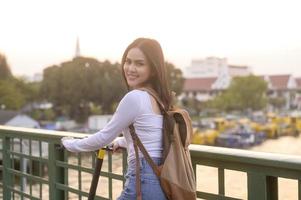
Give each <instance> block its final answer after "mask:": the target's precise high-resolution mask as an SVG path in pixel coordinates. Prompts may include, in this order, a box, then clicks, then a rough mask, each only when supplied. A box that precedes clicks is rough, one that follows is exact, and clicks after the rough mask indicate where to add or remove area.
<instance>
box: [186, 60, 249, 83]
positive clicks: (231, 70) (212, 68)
mask: <svg viewBox="0 0 301 200" xmlns="http://www.w3.org/2000/svg"><path fill="white" fill-rule="evenodd" d="M250 74H251V70H250V68H249V67H248V66H238V65H229V64H228V61H227V59H226V58H218V57H207V58H205V59H195V60H192V61H191V64H190V66H188V67H187V68H186V69H185V71H184V77H185V78H187V79H188V78H208V77H221V76H230V77H234V76H247V75H250Z"/></svg>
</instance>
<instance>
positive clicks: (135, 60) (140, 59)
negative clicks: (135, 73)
mask: <svg viewBox="0 0 301 200" xmlns="http://www.w3.org/2000/svg"><path fill="white" fill-rule="evenodd" d="M126 60H131V61H133V62H145V59H143V58H139V59H132V58H129V57H127V58H126Z"/></svg>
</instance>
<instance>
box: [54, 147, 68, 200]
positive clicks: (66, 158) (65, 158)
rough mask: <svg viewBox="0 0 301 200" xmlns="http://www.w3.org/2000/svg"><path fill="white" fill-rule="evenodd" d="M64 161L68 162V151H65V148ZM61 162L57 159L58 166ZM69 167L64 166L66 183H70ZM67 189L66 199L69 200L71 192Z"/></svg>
mask: <svg viewBox="0 0 301 200" xmlns="http://www.w3.org/2000/svg"><path fill="white" fill-rule="evenodd" d="M64 162H65V163H68V151H65V150H64ZM58 163H59V162H57V161H56V166H58V165H57V164H58ZM68 177H69V176H68V168H66V167H64V183H65V184H67V185H68V184H69V183H68ZM64 191H65V200H68V199H69V193H68V191H66V190H64Z"/></svg>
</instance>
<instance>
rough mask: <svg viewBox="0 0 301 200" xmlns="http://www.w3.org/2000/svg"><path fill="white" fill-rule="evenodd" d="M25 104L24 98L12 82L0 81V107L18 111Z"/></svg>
mask: <svg viewBox="0 0 301 200" xmlns="http://www.w3.org/2000/svg"><path fill="white" fill-rule="evenodd" d="M24 104H25V96H24V94H23V93H22V91H21V90H20V89H19V88H18V87H17V85H16V84H15V83H14V82H13V81H12V80H5V81H4V80H2V81H0V105H1V106H3V107H4V108H5V109H10V110H18V109H20V108H21V107H22V106H23V105H24Z"/></svg>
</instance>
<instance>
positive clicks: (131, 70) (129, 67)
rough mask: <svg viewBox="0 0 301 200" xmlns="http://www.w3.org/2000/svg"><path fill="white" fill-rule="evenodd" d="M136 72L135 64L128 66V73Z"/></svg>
mask: <svg viewBox="0 0 301 200" xmlns="http://www.w3.org/2000/svg"><path fill="white" fill-rule="evenodd" d="M135 70H136V66H135V64H134V63H131V64H129V65H128V71H130V72H133V71H135Z"/></svg>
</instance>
